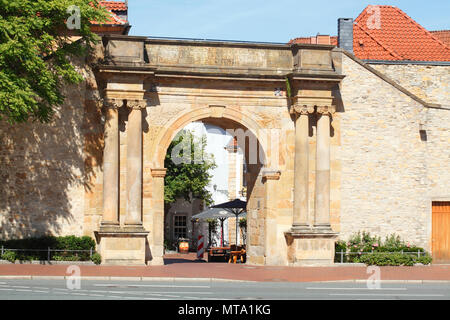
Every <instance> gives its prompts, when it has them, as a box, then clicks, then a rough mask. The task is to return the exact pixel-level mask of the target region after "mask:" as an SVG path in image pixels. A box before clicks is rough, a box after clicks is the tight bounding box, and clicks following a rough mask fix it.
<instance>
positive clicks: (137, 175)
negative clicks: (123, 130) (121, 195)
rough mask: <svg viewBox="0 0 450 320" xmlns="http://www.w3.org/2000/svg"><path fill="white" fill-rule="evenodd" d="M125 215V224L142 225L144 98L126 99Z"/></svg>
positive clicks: (130, 225) (145, 103) (131, 225)
mask: <svg viewBox="0 0 450 320" xmlns="http://www.w3.org/2000/svg"><path fill="white" fill-rule="evenodd" d="M127 106H128V107H129V108H130V109H131V110H130V113H129V115H128V124H127V190H126V192H127V193H126V194H127V215H126V218H125V225H126V226H128V227H142V109H143V108H145V107H146V106H147V102H146V100H128V101H127Z"/></svg>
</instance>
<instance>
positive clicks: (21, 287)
mask: <svg viewBox="0 0 450 320" xmlns="http://www.w3.org/2000/svg"><path fill="white" fill-rule="evenodd" d="M10 287H11V288H20V289H30V287H24V286H10Z"/></svg>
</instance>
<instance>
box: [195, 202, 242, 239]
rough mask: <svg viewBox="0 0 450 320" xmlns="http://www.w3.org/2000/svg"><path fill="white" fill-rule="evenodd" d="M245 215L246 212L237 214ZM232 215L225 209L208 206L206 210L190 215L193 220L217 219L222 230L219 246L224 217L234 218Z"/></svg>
mask: <svg viewBox="0 0 450 320" xmlns="http://www.w3.org/2000/svg"><path fill="white" fill-rule="evenodd" d="M245 215H246V213H245V212H243V213H241V214H240V215H239V217H244V216H245ZM234 217H236V215H235V214H234V213H231V212H230V211H228V210H226V209H223V208H210V209H206V210H204V211H202V212H200V213H197V214H196V215H194V216H192V220H195V219H199V220H206V219H219V220H220V226H221V232H222V234H221V239H220V242H221V246H223V222H224V221H225V219H228V218H234ZM236 232H237V231H236Z"/></svg>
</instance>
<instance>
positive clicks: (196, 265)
mask: <svg viewBox="0 0 450 320" xmlns="http://www.w3.org/2000/svg"><path fill="white" fill-rule="evenodd" d="M79 267H80V269H81V276H82V277H96V278H105V279H107V280H110V279H112V278H113V277H123V278H130V279H131V278H133V280H152V279H154V280H156V279H158V278H165V279H166V280H167V279H168V278H172V279H173V278H201V279H203V280H207V279H224V280H240V281H273V282H284V281H287V282H317V281H351V280H367V279H368V278H369V277H370V276H371V274H372V273H367V267H365V266H345V265H336V266H332V267H270V266H252V265H248V264H228V263H220V262H215V263H208V262H204V261H203V262H199V261H195V257H194V255H192V254H189V255H168V256H166V257H165V265H164V266H142V267H140V266H136V267H122V266H90V265H80V266H79ZM67 268H68V266H67V265H36V264H2V265H0V280H1V278H5V277H8V278H11V276H19V277H24V276H31V278H40V277H64V276H69V275H71V273H69V272H67ZM381 280H385V281H389V280H391V281H392V280H399V281H405V280H408V282H414V281H417V282H420V281H424V280H426V281H450V265H431V266H415V267H381Z"/></svg>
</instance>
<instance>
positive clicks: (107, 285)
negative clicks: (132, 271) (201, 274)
mask: <svg viewBox="0 0 450 320" xmlns="http://www.w3.org/2000/svg"><path fill="white" fill-rule="evenodd" d="M94 286H95V287H118V288H124V287H126V288H133V287H137V288H139V287H143V288H147V287H148V288H168V289H169V288H207V289H210V288H211V287H210V286H178V285H158V284H130V285H126V286H125V285H114V284H94Z"/></svg>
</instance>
